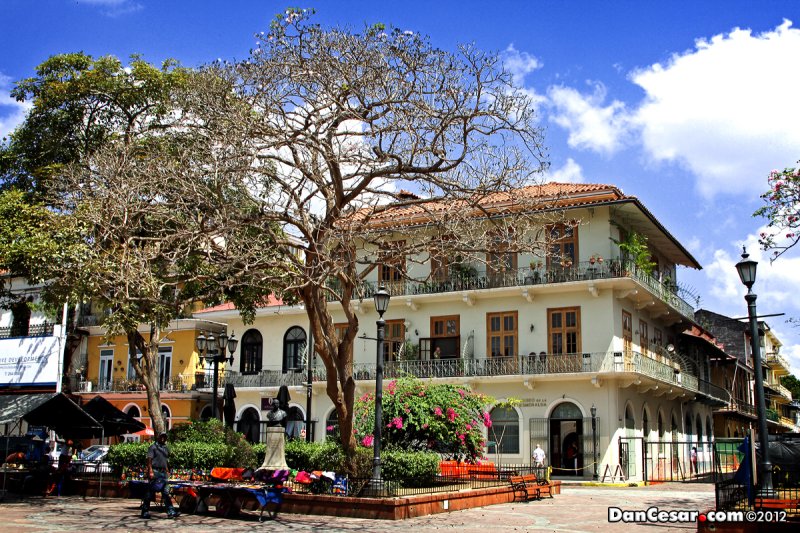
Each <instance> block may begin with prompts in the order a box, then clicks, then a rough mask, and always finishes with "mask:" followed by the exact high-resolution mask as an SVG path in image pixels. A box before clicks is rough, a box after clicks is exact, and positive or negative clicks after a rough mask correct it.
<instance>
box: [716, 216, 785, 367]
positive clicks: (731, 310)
mask: <svg viewBox="0 0 800 533" xmlns="http://www.w3.org/2000/svg"><path fill="white" fill-rule="evenodd" d="M763 229H764V228H761V229H760V230H759V231H762V230H763ZM742 245H745V246H746V247H747V252H748V253H749V254H750V258H751V259H754V260H756V261H758V270H757V275H756V283H755V285H754V286H753V292H755V293H756V294H757V295H758V299H757V300H756V304H757V309H758V313H759V314H760V315H762V314H771V313H785V314H786V315H785V316H784V317H772V318H766V319H765V320H766V321H767V323H768V324H770V326H771V327H772V328H773V330H775V332H776V335H777V337H778V338H779V339H780V340H781V342H783V343H784V348H785V351H786V353H787V356H788V357H789V358H790V361H791V364H792V366H793V368H794V369H795V370H798V369H800V330H796V328H793V327H791V326H789V325H788V324H786V320H787V319H788V318H798V317H800V301H798V300H797V298H796V297H795V294H796V291H797V287H798V285H800V258H789V257H782V258H781V259H779V260H778V261H775V262H774V263H772V264H770V262H769V252H764V251H762V250H760V249H759V247H758V236H757V233H756V234H752V235H749V236H748V237H747V239H746V240H745V241H743V242H734V243H731V246H730V248H729V249H725V250H719V249H718V250H715V251H714V252H713V260H712V262H711V263H710V264H708V265H706V268H705V269H704V272H705V277H706V281H707V283H708V287H707V290H706V296H708V297H709V298H707V301H705V302H704V307H705V308H707V309H712V310H714V311H715V312H718V313H722V314H725V315H727V316H746V315H747V304H746V303H745V300H744V295H745V293H746V292H747V289H746V288H745V286H744V285H742V282H741V281H740V280H739V275H738V274H737V272H736V263H738V262H739V261H740V260H741V257H740V255H739V253H738V252H739V250H741V246H742ZM797 373H798V375H800V372H797Z"/></svg>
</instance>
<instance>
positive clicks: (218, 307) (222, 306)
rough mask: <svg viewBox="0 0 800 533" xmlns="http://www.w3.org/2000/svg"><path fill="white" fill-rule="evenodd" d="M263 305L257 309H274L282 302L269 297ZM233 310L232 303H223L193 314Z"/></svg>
mask: <svg viewBox="0 0 800 533" xmlns="http://www.w3.org/2000/svg"><path fill="white" fill-rule="evenodd" d="M265 304H266V305H260V306H259V307H260V308H264V307H274V306H278V305H283V300H281V299H280V298H276V297H274V296H272V295H270V296H269V297H268V298H267V301H266V302H265ZM234 309H236V306H235V305H233V302H225V303H224V304H219V305H215V306H213V307H206V308H205V309H201V310H199V311H195V312H194V313H193V314H195V315H199V314H202V313H214V312H216V311H233V310H234Z"/></svg>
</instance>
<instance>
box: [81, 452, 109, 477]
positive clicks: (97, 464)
mask: <svg viewBox="0 0 800 533" xmlns="http://www.w3.org/2000/svg"><path fill="white" fill-rule="evenodd" d="M107 455H108V446H103V447H102V448H100V449H97V450H94V451H93V452H91V453H90V454H89V455H87V456H86V458H85V459H84V460H83V471H84V472H87V473H90V472H102V473H103V474H110V473H111V465H110V464H109V463H108V461H106V456H107Z"/></svg>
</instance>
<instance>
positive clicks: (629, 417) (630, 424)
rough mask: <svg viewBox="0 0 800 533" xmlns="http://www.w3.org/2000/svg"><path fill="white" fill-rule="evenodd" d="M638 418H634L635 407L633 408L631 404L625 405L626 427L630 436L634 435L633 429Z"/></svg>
mask: <svg viewBox="0 0 800 533" xmlns="http://www.w3.org/2000/svg"><path fill="white" fill-rule="evenodd" d="M635 424H636V420H635V419H634V418H633V409H631V406H630V405H626V406H625V429H626V430H627V433H628V436H629V437H632V436H633V429H634V428H635V427H636V425H635Z"/></svg>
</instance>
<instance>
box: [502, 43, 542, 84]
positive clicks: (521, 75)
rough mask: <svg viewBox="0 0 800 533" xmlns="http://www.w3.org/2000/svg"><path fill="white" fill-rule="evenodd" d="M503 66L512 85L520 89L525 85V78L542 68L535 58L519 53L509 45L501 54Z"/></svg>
mask: <svg viewBox="0 0 800 533" xmlns="http://www.w3.org/2000/svg"><path fill="white" fill-rule="evenodd" d="M502 59H503V66H504V67H505V68H506V70H507V71H508V72H509V73H510V74H511V76H512V78H513V80H514V85H516V86H518V87H522V86H523V85H525V77H526V76H527V75H528V74H530V73H531V72H533V71H534V70H536V69H539V68H541V67H542V64H541V63H540V62H539V60H538V59H537V58H535V57H534V56H532V55H530V54H529V53H528V52H520V51H519V50H517V49H516V48H514V45H513V44H509V45H508V47H507V48H506V49H505V51H504V52H503V54H502Z"/></svg>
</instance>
